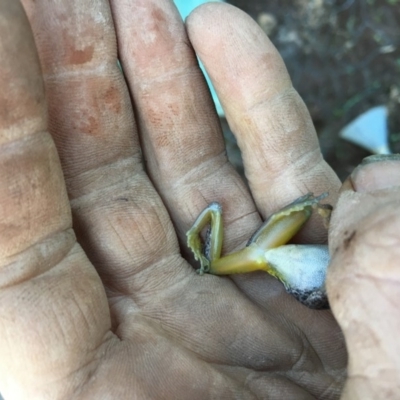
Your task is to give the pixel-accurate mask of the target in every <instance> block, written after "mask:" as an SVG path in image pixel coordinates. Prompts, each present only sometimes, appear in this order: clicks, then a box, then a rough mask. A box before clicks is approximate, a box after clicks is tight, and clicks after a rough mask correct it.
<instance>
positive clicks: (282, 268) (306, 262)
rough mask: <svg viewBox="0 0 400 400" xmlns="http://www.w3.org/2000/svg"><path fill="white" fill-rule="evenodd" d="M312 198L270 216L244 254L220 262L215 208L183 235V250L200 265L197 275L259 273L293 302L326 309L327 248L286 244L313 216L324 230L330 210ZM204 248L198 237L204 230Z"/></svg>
mask: <svg viewBox="0 0 400 400" xmlns="http://www.w3.org/2000/svg"><path fill="white" fill-rule="evenodd" d="M327 195H328V194H327V193H323V194H322V195H320V196H318V197H314V195H313V194H312V193H309V194H307V195H305V196H302V197H300V198H298V199H297V200H295V201H294V202H293V203H291V204H289V205H287V206H286V207H284V208H282V209H281V210H279V211H278V212H276V213H274V214H272V215H271V216H270V217H269V218H268V219H267V220H266V221H265V222H264V223H263V224H262V225H261V227H260V228H259V229H258V230H257V231H256V232H255V233H254V235H253V236H252V237H251V238H250V240H249V242H248V243H247V245H246V247H245V248H244V249H242V250H239V251H236V252H234V253H231V254H228V255H226V256H221V249H222V241H223V224H222V207H221V205H220V204H219V203H216V202H213V203H211V204H209V205H208V207H207V208H205V209H204V210H203V211H202V212H201V213H200V215H199V216H198V217H197V219H196V221H195V222H194V224H193V226H192V228H190V229H189V231H188V232H187V233H186V236H187V244H188V246H189V248H190V249H191V250H192V252H193V254H194V257H195V259H196V260H198V261H200V268H199V269H198V270H197V272H198V273H199V274H200V275H203V274H204V273H210V274H215V275H230V274H239V273H245V272H252V271H257V270H262V271H266V272H268V273H269V274H270V275H272V276H274V277H275V278H277V279H279V280H280V281H281V282H282V283H283V285H284V286H285V288H286V291H287V292H288V293H290V294H292V295H293V296H294V297H295V298H296V299H297V300H299V301H300V302H301V303H303V304H304V305H306V306H307V307H309V308H328V307H329V305H328V300H327V296H326V290H325V277H326V270H327V267H328V264H329V260H330V258H329V251H328V246H327V245H300V244H286V243H287V242H288V241H289V240H290V239H291V238H292V237H293V236H294V235H295V234H296V233H297V232H298V231H299V230H300V228H301V227H302V226H303V225H304V223H305V222H306V221H307V220H308V219H309V218H310V216H311V214H312V212H313V210H316V211H317V212H318V213H319V214H320V215H321V216H322V217H323V218H324V222H325V223H326V224H328V223H329V218H330V213H331V211H332V206H330V205H329V204H321V203H320V201H321V200H322V199H324V198H325V197H327ZM208 224H209V225H210V228H209V230H208V232H207V236H206V242H205V245H204V246H203V243H202V240H201V238H200V233H201V231H202V230H203V229H204V228H205V227H206V226H207V225H208Z"/></svg>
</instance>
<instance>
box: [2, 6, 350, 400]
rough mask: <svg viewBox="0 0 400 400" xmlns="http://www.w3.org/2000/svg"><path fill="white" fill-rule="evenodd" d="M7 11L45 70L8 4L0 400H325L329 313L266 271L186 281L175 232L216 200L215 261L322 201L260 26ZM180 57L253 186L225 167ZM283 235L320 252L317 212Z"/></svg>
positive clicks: (332, 377)
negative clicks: (274, 222) (270, 218)
mask: <svg viewBox="0 0 400 400" xmlns="http://www.w3.org/2000/svg"><path fill="white" fill-rule="evenodd" d="M22 3H23V6H24V8H25V11H26V13H27V15H28V18H29V22H30V25H31V27H32V30H33V36H34V40H35V43H36V47H37V49H38V53H39V58H40V63H41V68H42V70H40V68H39V60H38V58H37V56H36V50H35V44H34V40H33V38H32V34H31V31H30V27H29V24H28V22H27V20H26V17H25V15H24V12H23V9H22V7H21V6H20V5H19V4H18V3H17V2H16V1H15V2H14V1H12V2H10V1H5V0H1V1H0V14H1V16H0V38H1V44H0V79H1V87H2V90H1V93H0V117H1V118H0V134H1V136H0V138H1V139H0V140H1V142H0V143H1V146H2V147H1V151H0V162H1V170H2V175H1V177H0V198H1V201H2V208H1V213H2V215H1V219H2V221H3V222H2V224H3V225H2V226H3V228H2V229H1V233H0V235H1V242H0V245H1V247H0V256H1V260H0V262H1V265H2V269H1V275H0V285H1V286H0V287H1V291H0V304H1V306H0V307H1V314H0V316H1V318H0V329H1V338H0V352H1V365H0V376H1V377H2V378H1V379H2V382H1V386H0V390H1V391H2V392H3V394H4V395H5V396H6V398H10V399H11V398H14V399H26V398H30V399H36V398H37V399H41V398H51V399H64V398H65V399H67V398H68V399H71V398H79V399H81V398H82V399H85V398H93V399H94V398H96V399H103V398H104V399H106V398H113V399H132V398H135V399H191V400H194V399H234V398H237V399H256V398H259V399H264V398H268V399H314V398H318V399H334V398H338V397H339V396H340V391H341V388H342V386H343V383H344V378H345V366H346V361H347V360H346V350H345V346H344V340H343V337H342V334H341V331H340V329H339V327H338V325H337V323H336V321H335V320H334V318H333V316H332V314H331V312H330V311H326V310H325V311H312V310H309V309H307V308H306V307H304V306H302V305H301V304H299V303H298V302H296V300H294V299H293V298H292V297H290V296H289V295H287V294H286V292H285V291H284V289H283V287H282V285H281V284H280V283H279V282H278V281H276V280H275V279H273V278H271V277H269V276H268V275H267V274H264V273H254V274H249V275H244V276H236V277H231V278H229V277H224V278H221V277H215V276H204V277H199V276H198V275H197V274H196V273H195V272H194V269H193V267H192V266H191V265H190V264H189V262H188V261H187V260H190V258H189V257H190V255H189V253H188V252H187V250H186V249H185V232H186V231H187V229H188V228H189V227H190V225H191V224H192V222H193V221H194V219H195V217H196V216H197V214H198V213H199V211H200V210H201V209H203V208H204V207H205V206H206V205H207V204H208V203H210V202H211V201H219V202H221V203H222V204H223V206H224V219H225V227H226V237H225V247H224V252H225V253H227V252H230V251H232V250H233V249H235V248H237V247H239V246H242V245H243V244H244V243H245V242H246V241H247V239H248V238H249V237H250V235H251V234H252V232H253V231H254V230H255V229H256V228H257V227H258V226H259V224H260V223H261V220H262V218H265V217H266V216H267V215H269V214H270V213H271V212H273V211H276V210H277V209H279V208H280V207H282V206H283V205H285V204H287V203H289V202H291V201H292V200H294V199H295V198H297V197H299V196H300V195H302V194H304V193H307V192H310V191H312V192H314V193H316V194H320V193H322V192H325V191H329V193H330V195H331V196H330V199H329V202H330V203H335V201H336V198H337V193H338V188H339V184H340V183H339V181H338V179H337V177H336V176H335V174H334V173H333V172H332V171H331V169H330V168H329V167H328V166H327V164H326V163H325V162H324V161H323V159H322V157H321V153H320V150H319V147H318V141H317V138H316V134H315V132H314V128H313V126H312V123H311V121H310V117H309V115H308V113H307V110H306V107H305V106H304V104H303V102H302V100H301V99H300V98H299V96H298V94H297V93H296V91H295V90H294V89H293V87H292V86H291V82H290V79H289V77H288V74H287V72H286V69H285V67H284V64H283V62H282V60H281V58H280V56H279V55H278V53H277V51H276V50H275V48H274V47H273V46H272V44H271V43H270V42H269V40H268V39H267V38H266V37H265V36H263V34H262V32H261V30H259V29H258V27H257V25H256V24H255V23H254V22H253V21H252V20H251V19H250V18H249V17H247V16H246V15H245V14H243V13H241V12H240V11H239V10H237V9H235V8H233V7H231V6H228V5H222V4H219V5H217V4H214V5H207V6H204V7H202V8H200V9H199V10H197V11H196V12H195V13H194V14H193V15H192V16H191V17H190V18H189V20H188V21H187V25H186V28H187V32H186V31H185V27H184V25H183V23H182V22H181V21H180V19H179V15H178V14H177V11H176V10H175V9H174V6H173V3H172V2H171V1H168V0H163V1H160V0H112V1H111V2H110V3H111V4H109V3H108V1H106V0H103V1H100V0H99V1H96V2H82V1H78V0H73V1H72V0H54V1H52V2H48V1H45V0H36V1H35V2H33V1H31V0H23V1H22ZM117 41H118V51H119V54H118V56H119V59H120V60H121V64H122V66H123V70H124V75H125V79H126V80H125V79H124V75H123V74H122V73H121V71H120V69H119V67H118V65H117ZM193 48H194V50H195V51H196V53H197V54H198V55H199V57H200V58H201V59H202V61H203V62H204V64H205V66H206V68H207V69H208V71H209V73H210V76H211V78H212V80H213V82H214V84H215V87H216V90H217V92H218V94H219V96H220V99H221V102H222V104H223V106H224V109H225V112H226V115H227V118H228V121H229V123H230V126H231V127H232V130H233V131H234V132H235V134H236V136H237V139H238V143H239V145H240V148H241V150H242V153H243V159H244V164H245V170H246V175H247V178H248V181H249V185H250V189H251V192H250V191H249V190H248V188H247V187H246V186H245V184H244V183H243V182H242V180H241V179H240V177H239V176H238V175H237V174H236V173H235V171H234V169H233V168H232V166H231V165H230V164H229V162H228V161H227V158H226V154H225V151H224V143H223V139H222V136H221V132H220V127H219V122H218V118H217V116H216V114H215V112H214V110H213V105H212V102H211V99H210V96H209V92H208V89H207V87H206V84H205V82H204V79H203V77H202V74H201V72H200V70H199V68H198V65H197V61H196V57H195V53H194V51H193ZM5 54H7V56H5ZM42 73H43V77H44V83H45V90H44V89H43V84H42V80H41V74H42ZM44 92H45V93H46V101H45V97H44ZM47 115H48V118H47ZM48 132H50V134H49V133H48ZM53 143H55V146H54V144H53ZM57 153H58V156H57ZM58 157H59V158H58ZM71 210H72V213H71ZM298 240H299V241H304V242H318V241H325V240H326V232H325V229H324V227H323V226H322V224H321V222H320V221H319V220H318V218H316V219H315V220H314V219H313V220H311V221H310V222H309V224H308V225H307V227H306V229H305V230H304V232H303V233H302V235H301V236H299V237H298ZM181 254H184V257H183V256H182V255H181ZM185 257H186V258H185ZM7 395H8V396H9V397H7Z"/></svg>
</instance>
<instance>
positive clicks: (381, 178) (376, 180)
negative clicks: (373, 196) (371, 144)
mask: <svg viewBox="0 0 400 400" xmlns="http://www.w3.org/2000/svg"><path fill="white" fill-rule="evenodd" d="M350 180H351V183H352V185H353V187H354V190H355V191H356V192H360V193H365V192H371V191H374V190H381V189H389V188H392V187H395V186H400V154H389V155H373V156H370V157H366V158H365V159H364V160H363V162H362V163H361V164H360V165H359V166H358V167H357V168H356V169H355V170H354V171H353V172H352V174H351V176H350Z"/></svg>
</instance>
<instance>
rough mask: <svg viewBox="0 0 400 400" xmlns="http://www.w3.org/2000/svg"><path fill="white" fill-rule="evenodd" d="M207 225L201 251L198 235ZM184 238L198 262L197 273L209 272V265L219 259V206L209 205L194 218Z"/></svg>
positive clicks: (221, 239)
mask: <svg viewBox="0 0 400 400" xmlns="http://www.w3.org/2000/svg"><path fill="white" fill-rule="evenodd" d="M208 224H209V225H210V229H209V231H208V232H207V239H206V245H205V248H204V249H203V244H202V241H201V238H200V233H201V231H202V230H203V229H204V228H205V227H206V226H207V225H208ZM186 237H187V245H188V247H189V248H190V249H191V250H192V252H193V254H194V258H195V259H196V260H197V261H200V269H198V270H197V272H198V273H199V274H200V275H203V274H204V273H205V272H210V266H211V263H212V262H213V261H214V260H216V259H219V258H220V257H221V249H222V241H223V223H222V207H221V205H220V204H219V203H217V202H213V203H210V204H209V205H208V206H207V207H206V208H205V209H204V210H203V211H202V212H201V213H200V215H199V216H198V217H197V218H196V221H195V222H194V224H193V226H192V227H191V228H190V229H189V230H188V232H187V233H186ZM203 250H204V251H203Z"/></svg>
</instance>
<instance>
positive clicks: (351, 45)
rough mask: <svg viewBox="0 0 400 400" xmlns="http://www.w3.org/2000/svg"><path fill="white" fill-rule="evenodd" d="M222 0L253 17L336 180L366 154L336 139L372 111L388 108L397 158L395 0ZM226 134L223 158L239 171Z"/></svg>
mask: <svg viewBox="0 0 400 400" xmlns="http://www.w3.org/2000/svg"><path fill="white" fill-rule="evenodd" d="M228 2H229V3H231V4H233V5H235V6H237V7H239V8H241V9H242V10H244V11H245V12H247V13H248V14H249V15H250V16H252V17H253V18H254V19H255V20H256V21H257V22H258V23H259V25H260V26H261V27H262V28H263V29H264V31H265V32H266V33H267V34H268V36H269V37H270V39H271V40H272V42H273V43H274V44H275V46H276V47H277V48H278V50H279V52H280V54H281V55H282V57H283V59H284V60H285V63H286V65H287V68H288V70H289V73H290V75H291V78H292V81H293V85H294V87H295V88H296V89H297V91H298V92H299V93H300V95H301V96H302V98H303V99H304V101H305V102H306V104H307V106H308V109H309V111H310V113H311V116H312V119H313V121H314V124H315V126H316V129H317V132H318V136H319V139H320V143H321V148H322V152H323V154H324V157H325V159H326V160H327V161H328V162H329V163H330V165H331V166H332V167H333V168H334V170H335V171H336V172H337V174H338V175H339V177H340V178H341V179H342V180H343V179H345V178H346V177H347V176H348V175H349V173H351V171H352V170H353V169H354V167H355V166H356V165H357V164H359V163H360V161H361V160H362V159H363V158H364V157H366V156H367V155H369V154H370V153H369V152H368V151H367V150H364V149H361V148H360V147H358V146H356V145H353V144H351V143H349V142H347V141H344V140H342V139H340V138H339V137H338V133H339V131H340V129H341V128H343V127H344V126H345V125H346V124H347V123H349V122H350V121H352V120H353V119H354V118H356V117H357V116H358V115H360V114H362V113H363V112H364V111H367V110H368V109H370V108H371V107H373V106H376V105H381V104H386V105H387V106H388V107H389V118H388V126H389V129H390V137H389V140H390V145H391V148H392V151H394V152H400V80H399V77H400V49H399V48H400V0H358V1H357V0H341V1H335V0H291V1H290V0H268V1H267V0H229V1H228ZM223 126H224V130H225V131H226V130H227V126H226V124H225V123H224V122H223ZM226 136H227V142H228V143H227V147H228V152H229V156H230V158H231V159H232V161H233V163H234V164H235V165H236V166H237V167H238V169H239V170H242V169H243V166H242V165H241V164H240V158H239V154H238V153H237V150H236V149H235V145H234V142H233V137H232V136H231V135H230V134H229V132H226Z"/></svg>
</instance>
